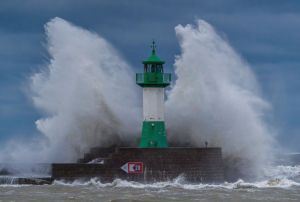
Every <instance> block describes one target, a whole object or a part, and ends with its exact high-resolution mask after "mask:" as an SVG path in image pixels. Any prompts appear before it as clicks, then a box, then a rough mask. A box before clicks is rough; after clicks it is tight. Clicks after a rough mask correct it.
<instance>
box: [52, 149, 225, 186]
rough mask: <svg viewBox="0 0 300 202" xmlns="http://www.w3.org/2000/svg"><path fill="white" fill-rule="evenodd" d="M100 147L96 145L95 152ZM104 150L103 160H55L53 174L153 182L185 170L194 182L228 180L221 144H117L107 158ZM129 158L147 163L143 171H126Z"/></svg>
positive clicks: (67, 177) (165, 179)
mask: <svg viewBox="0 0 300 202" xmlns="http://www.w3.org/2000/svg"><path fill="white" fill-rule="evenodd" d="M97 151H99V150H97V149H94V153H95V152H97ZM101 151H103V150H101ZM108 151H111V150H109V149H108ZM91 153H93V149H92V152H91ZM100 153H101V155H100V156H99V157H100V158H101V162H102V164H86V163H65V164H52V178H54V179H66V180H68V179H69V180H72V179H78V178H94V177H97V178H99V179H100V181H101V182H112V181H113V180H114V179H117V178H119V179H122V180H128V181H137V182H142V183H150V182H159V181H167V180H173V179H175V178H177V177H178V176H179V175H181V174H182V175H183V176H184V177H185V180H186V181H188V182H192V183H193V182H195V183H196V182H200V183H223V182H224V172H223V163H222V149H221V148H115V152H113V153H109V154H108V156H107V158H103V152H100ZM91 156H93V157H95V158H97V155H94V154H89V155H85V157H87V158H89V160H90V157H91ZM86 161H87V160H85V159H80V160H79V162H86ZM128 162H141V163H143V173H126V172H125V171H123V170H122V169H121V168H120V167H121V166H123V165H124V164H126V163H128Z"/></svg>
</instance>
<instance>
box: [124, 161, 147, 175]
mask: <svg viewBox="0 0 300 202" xmlns="http://www.w3.org/2000/svg"><path fill="white" fill-rule="evenodd" d="M121 169H122V170H124V171H125V172H126V173H143V163H137V162H130V163H126V164H125V165H123V166H122V167H121Z"/></svg>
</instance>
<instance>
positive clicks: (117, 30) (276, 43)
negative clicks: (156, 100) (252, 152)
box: [0, 0, 300, 152]
mask: <svg viewBox="0 0 300 202" xmlns="http://www.w3.org/2000/svg"><path fill="white" fill-rule="evenodd" d="M54 17H60V18H62V19H64V20H67V21H69V22H71V23H73V24H75V25H77V26H81V27H83V28H85V29H87V30H91V31H93V32H96V33H97V34H98V35H100V36H102V37H103V38H105V39H107V40H108V41H109V42H110V43H111V44H112V45H113V46H115V47H116V49H118V50H119V51H120V53H121V54H122V55H123V57H124V58H125V59H126V60H127V61H128V62H129V63H130V64H131V65H132V66H133V67H134V68H135V70H136V71H137V72H138V71H139V72H140V71H141V68H142V65H141V61H142V60H145V59H147V58H148V56H149V55H150V53H151V50H150V45H151V44H150V43H151V41H152V39H155V40H156V42H157V43H156V44H157V55H158V56H159V57H160V58H161V59H162V60H164V61H166V71H168V72H171V73H174V71H173V63H174V55H179V54H180V49H179V44H178V40H177V38H176V36H175V32H174V27H175V26H177V25H178V24H181V25H183V26H185V25H187V24H192V25H195V18H199V19H203V20H205V21H206V22H208V23H209V24H211V25H212V26H214V28H215V29H216V30H217V31H218V32H219V34H220V35H222V36H223V37H224V38H226V39H227V40H228V42H229V43H230V44H231V46H232V47H233V48H234V49H235V50H236V51H237V52H238V53H239V54H240V55H241V56H242V57H243V59H244V60H245V61H247V63H249V64H250V66H251V68H252V70H253V71H254V73H255V74H256V76H257V79H258V81H259V83H260V85H261V88H262V92H263V95H264V99H266V100H267V101H269V102H270V103H271V104H272V106H273V113H272V114H271V117H270V119H269V121H270V125H271V126H272V127H275V129H276V130H277V131H278V137H277V139H278V140H279V142H280V143H281V144H282V145H283V146H288V147H289V148H292V150H294V151H298V152H299V151H300V149H299V142H300V135H299V134H300V125H299V120H300V106H299V103H300V95H299V90H300V85H299V84H300V80H299V78H300V76H299V75H300V57H299V54H300V40H299V37H300V1H284V0H282V1H275V0H272V1H267V0H265V1H255V0H251V1H242V0H238V1H228V0H227V1H224V0H220V1H215V0H209V1H200V0H197V1H188V0H185V1H183V0H182V1H176V0H170V1H168V0H151V1H142V0H129V1H126V0H123V1H100V0H97V1H91V0H84V1H83V0H82V1H78V0H69V1H68V0H51V1H41V0H27V1H14V0H9V1H8V0H1V1H0V142H1V143H0V146H1V145H3V144H5V143H6V142H7V141H9V140H10V139H12V138H19V139H22V140H28V141H30V140H31V139H32V138H34V137H35V136H38V135H40V134H39V132H38V131H37V130H36V126H35V121H36V120H38V119H39V118H41V117H42V114H41V113H39V111H37V110H36V109H35V108H34V107H33V104H32V101H31V100H30V98H29V97H27V96H26V91H27V89H28V81H27V79H28V77H29V76H30V75H32V73H33V72H36V71H38V68H39V66H40V65H43V64H44V62H43V61H44V60H45V59H46V58H45V57H46V55H47V54H46V52H47V51H46V50H45V48H44V46H43V43H45V30H44V25H45V24H46V23H47V22H49V20H50V19H52V18H54ZM241 135H243V134H241Z"/></svg>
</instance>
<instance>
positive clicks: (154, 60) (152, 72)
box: [136, 41, 171, 148]
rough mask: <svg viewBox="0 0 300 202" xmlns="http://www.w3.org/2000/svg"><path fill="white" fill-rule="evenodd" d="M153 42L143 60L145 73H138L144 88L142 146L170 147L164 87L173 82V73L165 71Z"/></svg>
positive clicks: (139, 81)
mask: <svg viewBox="0 0 300 202" xmlns="http://www.w3.org/2000/svg"><path fill="white" fill-rule="evenodd" d="M152 43H153V46H151V47H152V55H150V57H149V58H148V59H147V60H146V61H143V62H142V63H143V64H144V73H138V74H136V84H138V85H139V86H141V87H142V88H143V130H142V136H141V141H140V145H139V147H140V148H148V147H150V148H155V147H156V148H162V147H168V142H167V138H166V132H165V98H164V88H165V87H167V86H168V85H170V84H171V74H168V73H164V66H163V65H164V64H165V62H164V61H161V60H160V59H159V58H158V57H157V56H156V54H155V48H156V46H155V42H154V41H153V42H152Z"/></svg>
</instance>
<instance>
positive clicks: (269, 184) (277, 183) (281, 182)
mask: <svg viewBox="0 0 300 202" xmlns="http://www.w3.org/2000/svg"><path fill="white" fill-rule="evenodd" d="M53 185H63V186H98V187H119V188H122V187H124V188H125V187H130V188H136V189H145V188H153V189H162V188H182V189H188V190H202V189H256V188H259V189H261V188H289V187H295V186H296V187H299V186H300V183H297V182H295V181H292V180H289V179H270V180H265V181H261V182H254V183H247V182H244V181H243V180H242V179H240V180H238V181H237V182H234V183H227V182H225V183H223V184H202V183H199V184H190V183H186V181H185V180H184V177H183V176H179V177H178V178H176V179H175V180H173V181H166V182H156V183H150V184H143V183H139V182H134V181H126V180H121V179H116V180H114V181H113V182H112V183H101V181H100V180H99V179H97V178H94V179H91V180H90V181H88V182H80V181H78V180H77V181H74V182H72V183H66V182H63V181H55V182H54V183H53Z"/></svg>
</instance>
